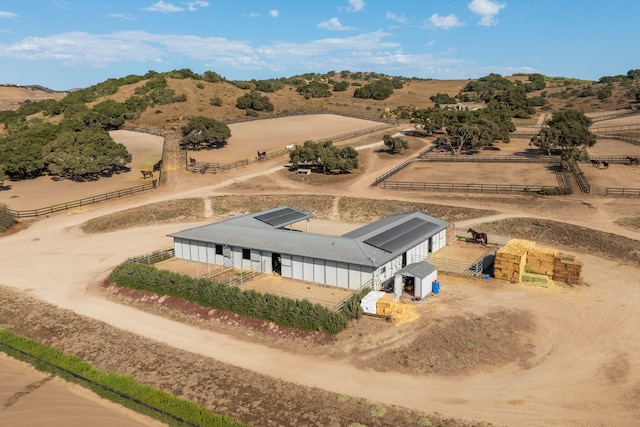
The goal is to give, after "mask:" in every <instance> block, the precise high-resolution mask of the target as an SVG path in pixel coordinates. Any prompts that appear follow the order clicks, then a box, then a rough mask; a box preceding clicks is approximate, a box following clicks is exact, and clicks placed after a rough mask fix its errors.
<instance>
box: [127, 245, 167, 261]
mask: <svg viewBox="0 0 640 427" xmlns="http://www.w3.org/2000/svg"><path fill="white" fill-rule="evenodd" d="M175 255H176V253H175V249H174V248H168V249H162V250H159V251H153V252H150V253H148V254H145V255H140V256H137V257H132V258H128V259H127V261H126V262H128V263H129V264H148V265H153V264H156V263H159V262H160V261H164V260H167V259H170V258H173V257H174V256H175Z"/></svg>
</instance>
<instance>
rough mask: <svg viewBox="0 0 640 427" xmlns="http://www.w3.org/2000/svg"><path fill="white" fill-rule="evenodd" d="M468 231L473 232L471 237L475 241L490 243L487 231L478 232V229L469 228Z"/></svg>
mask: <svg viewBox="0 0 640 427" xmlns="http://www.w3.org/2000/svg"><path fill="white" fill-rule="evenodd" d="M467 233H471V238H472V239H473V243H481V244H483V245H485V246H486V245H487V243H489V239H488V238H487V233H478V232H477V231H476V230H473V229H471V228H470V229H468V230H467Z"/></svg>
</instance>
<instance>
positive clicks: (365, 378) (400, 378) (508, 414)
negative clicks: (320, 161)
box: [0, 150, 640, 426]
mask: <svg viewBox="0 0 640 427" xmlns="http://www.w3.org/2000/svg"><path fill="white" fill-rule="evenodd" d="M364 151H366V150H364ZM367 156H369V157H368V160H365V162H369V163H368V165H369V166H373V167H374V168H375V169H374V170H383V169H382V168H383V167H386V166H388V164H389V163H392V162H393V161H394V160H390V161H384V162H383V161H380V160H379V159H378V158H377V157H375V156H374V157H371V156H372V153H371V151H369V153H368V154H367ZM280 169H281V165H279V163H278V162H277V161H276V162H274V163H268V162H267V163H265V164H260V165H256V166H255V167H250V168H245V169H242V170H237V171H232V172H231V173H229V174H222V175H219V176H218V177H216V178H215V179H216V182H211V183H208V184H206V185H200V186H197V187H194V186H193V181H194V180H195V179H196V177H185V180H184V183H183V184H180V185H172V186H171V192H168V191H164V192H163V190H162V188H161V189H160V190H158V191H157V192H156V193H153V194H149V195H142V196H140V197H139V198H135V199H134V198H132V199H123V200H119V201H115V202H113V203H109V204H105V205H97V206H94V207H90V208H83V209H77V210H73V211H68V212H65V213H61V214H58V215H54V216H51V217H48V218H45V219H42V220H39V221H37V222H36V223H35V224H33V225H32V226H31V227H29V228H28V229H27V230H24V231H22V232H20V233H18V234H15V235H11V236H7V237H4V238H3V239H2V245H1V246H0V271H1V272H2V273H1V279H0V282H2V283H3V284H6V285H9V286H12V287H15V288H18V289H20V290H23V291H25V292H28V293H29V294H30V295H32V296H35V297H37V298H39V299H42V300H44V301H48V302H51V303H54V304H56V305H58V306H60V307H63V308H67V309H70V310H73V311H74V312H76V313H80V314H83V315H86V316H88V317H91V318H94V319H98V320H101V321H104V322H106V323H108V324H110V325H113V326H115V327H117V328H120V329H123V330H127V331H131V332H133V333H135V334H139V335H141V336H144V337H147V338H150V339H153V340H155V341H158V342H162V343H167V344H169V345H171V346H173V347H176V348H180V349H183V350H186V351H189V352H193V353H197V354H201V355H204V356H207V357H211V358H213V359H216V360H218V361H220V362H224V363H227V364H230V365H234V366H238V367H242V368H246V369H249V370H252V371H254V372H257V373H261V374H264V375H267V376H271V377H274V378H278V379H283V380H287V381H291V382H293V383H297V384H302V385H307V386H312V387H318V388H321V389H324V390H329V391H334V392H336V393H345V394H348V395H351V396H359V397H362V398H366V399H369V400H372V401H379V402H387V403H389V404H396V405H400V406H405V407H409V408H416V409H420V410H423V411H427V412H432V411H436V412H439V413H441V414H444V415H446V416H450V417H456V418H463V419H469V420H486V421H489V422H492V423H494V424H496V425H535V426H558V425H572V426H592V425H617V426H632V425H637V420H638V419H640V409H639V407H638V405H637V400H638V398H639V397H640V356H639V355H640V339H638V338H639V335H638V329H637V325H639V324H640V310H639V309H638V308H639V307H638V301H640V286H639V285H640V283H638V279H637V277H640V275H639V271H638V269H635V268H631V267H629V266H625V265H619V264H617V263H615V262H612V261H606V260H602V259H598V258H594V257H591V256H589V255H588V254H580V257H582V259H583V260H584V261H585V281H586V282H587V283H588V286H584V287H580V288H577V289H548V288H527V287H523V286H514V288H513V289H507V290H506V291H505V290H503V291H501V292H487V293H485V292H484V291H483V290H482V289H480V290H478V291H477V292H472V291H471V290H470V288H469V290H468V294H469V295H464V294H465V292H466V290H465V289H466V288H465V286H464V285H459V286H458V285H456V287H453V286H452V287H451V289H450V292H454V291H455V292H459V294H460V296H461V298H462V296H463V295H464V296H465V298H468V299H467V300H466V301H465V300H463V301H464V303H460V304H459V305H455V304H453V305H447V306H441V307H436V308H435V311H436V313H438V310H442V311H443V312H444V311H445V310H457V311H460V312H466V311H468V310H474V309H475V310H477V311H478V312H480V311H482V310H483V308H482V307H487V308H488V307H491V308H505V309H509V310H523V311H528V312H530V313H531V314H532V316H533V318H534V319H535V326H536V327H535V333H533V334H532V336H531V337H530V339H531V343H530V344H531V349H530V350H531V355H530V357H528V359H527V360H528V363H526V364H525V365H521V364H511V365H507V366H503V367H500V368H498V369H495V370H492V371H491V372H479V373H467V374H464V375H459V376H439V375H419V376H409V375H403V374H400V373H397V372H386V373H382V372H376V371H372V370H367V369H360V368H357V367H355V366H354V365H353V364H352V363H350V361H349V360H348V359H341V360H335V359H333V358H331V357H322V356H317V355H307V354H296V353H292V352H288V351H285V350H280V349H276V348H270V347H266V346H262V345H259V344H255V343H251V342H247V341H244V340H237V339H234V338H233V337H230V336H228V335H223V334H219V333H215V332H212V331H208V330H203V329H199V328H196V327H192V326H189V325H186V324H183V323H180V322H177V321H173V320H170V319H167V318H164V317H160V316H156V315H153V314H149V313H146V312H142V311H139V310H137V309H134V308H131V307H128V306H124V305H120V304H117V303H114V302H111V301H108V300H105V299H104V298H102V297H101V296H100V295H98V294H97V293H95V292H91V291H90V288H92V287H93V286H95V285H97V284H99V283H100V282H101V281H102V280H103V279H104V278H105V277H106V275H107V274H108V272H109V271H110V270H111V268H112V267H113V266H114V265H116V264H118V263H120V262H122V261H123V260H124V259H126V258H127V257H129V256H134V255H138V254H141V253H146V252H149V251H151V250H155V249H159V248H164V247H169V246H171V243H172V242H171V240H170V239H169V238H168V237H166V234H167V233H170V232H174V231H176V229H177V228H180V229H181V228H186V227H190V226H195V225H197V224H180V225H179V227H176V225H175V224H169V225H158V226H153V227H146V228H140V229H131V230H125V231H120V232H114V233H108V234H100V235H87V234H84V233H83V232H81V231H80V230H79V228H78V226H79V225H80V224H82V223H83V222H84V221H86V220H87V219H90V218H93V217H96V216H99V215H103V214H107V213H110V212H114V211H117V210H121V209H124V208H127V207H131V206H139V205H143V204H145V203H149V202H152V201H159V200H165V199H168V198H176V199H177V198H182V197H190V196H194V195H200V196H207V195H214V194H220V193H223V192H224V191H223V189H224V188H225V187H227V186H228V185H229V184H231V183H234V182H235V183H237V182H241V181H242V180H243V179H247V178H250V177H263V178H265V179H267V177H268V179H272V180H273V181H274V182H275V183H276V186H277V185H282V187H281V188H283V189H286V191H291V190H290V188H291V186H292V185H293V184H292V183H291V182H290V181H286V180H285V179H283V178H281V177H279V176H278V174H277V171H278V170H280ZM368 171H369V172H368V173H366V174H364V175H363V176H364V177H365V178H366V179H363V180H358V181H357V182H354V183H352V184H350V185H349V186H346V187H345V188H342V189H340V188H329V189H320V190H319V189H318V188H315V189H314V188H313V186H311V185H308V184H304V183H302V184H299V185H297V184H295V185H294V186H295V187H296V188H297V194H304V193H310V194H313V192H314V191H316V194H317V192H326V193H329V194H334V195H345V196H362V197H376V196H380V197H384V198H391V197H396V198H403V197H404V198H408V199H411V198H413V199H415V198H422V199H424V200H429V199H431V200H432V201H438V200H440V199H439V198H438V197H422V196H416V195H414V194H411V195H409V194H389V193H384V194H383V193H382V192H381V190H379V189H370V188H369V186H370V178H371V176H372V175H374V174H375V173H373V172H371V169H368ZM278 183H281V184H278ZM441 202H442V201H441ZM458 203H464V202H460V201H458ZM468 203H469V204H473V205H474V207H478V206H477V204H476V203H475V202H468ZM544 203H546V202H545V201H544V200H542V201H540V204H541V206H529V207H526V206H525V207H509V206H508V205H503V206H502V208H503V210H502V211H501V212H502V213H503V215H504V216H508V215H532V214H536V215H540V216H543V217H547V218H561V219H563V218H571V219H572V221H573V222H575V223H581V222H584V223H585V224H589V225H592V224H594V223H601V224H602V228H603V229H605V230H606V229H607V227H608V224H609V223H608V222H603V220H604V219H610V218H611V217H612V216H615V214H616V212H618V209H619V208H618V207H616V206H611V205H610V202H609V200H605V199H602V198H593V199H592V200H590V203H591V206H592V207H591V208H585V210H586V211H587V212H589V215H588V216H587V217H586V219H585V221H582V220H581V218H579V217H576V215H575V207H576V205H577V204H576V203H567V204H565V205H564V206H565V207H564V208H563V207H562V205H561V206H556V205H554V207H553V209H551V208H548V209H545V208H544V206H543V205H544ZM624 203H627V202H624ZM578 205H579V204H578ZM572 209H574V210H573V211H572ZM592 211H593V212H592ZM461 225H462V224H461ZM468 225H469V223H464V226H465V227H466V226H468ZM612 227H613V228H616V227H615V226H612ZM443 292H448V290H447V284H446V282H445V283H443ZM465 304H468V305H465ZM487 308H485V310H486V309H487ZM441 314H443V313H441ZM436 318H437V317H436ZM310 367H312V369H310Z"/></svg>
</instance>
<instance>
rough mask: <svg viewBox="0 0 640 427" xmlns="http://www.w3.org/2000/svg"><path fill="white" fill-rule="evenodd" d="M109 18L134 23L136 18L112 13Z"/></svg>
mask: <svg viewBox="0 0 640 427" xmlns="http://www.w3.org/2000/svg"><path fill="white" fill-rule="evenodd" d="M109 18H116V19H122V20H123V21H135V20H136V19H137V18H136V17H135V16H133V15H131V14H130V13H112V14H110V15H109Z"/></svg>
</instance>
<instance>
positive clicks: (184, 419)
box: [0, 330, 245, 427]
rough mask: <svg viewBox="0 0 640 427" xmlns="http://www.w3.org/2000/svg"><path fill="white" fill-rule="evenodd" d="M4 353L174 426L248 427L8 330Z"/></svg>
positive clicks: (1, 345)
mask: <svg viewBox="0 0 640 427" xmlns="http://www.w3.org/2000/svg"><path fill="white" fill-rule="evenodd" d="M0 351H3V352H5V353H6V354H8V355H9V356H11V357H13V358H15V359H18V360H22V361H24V362H27V363H30V364H31V365H33V366H34V367H35V368H36V369H38V370H40V371H44V372H50V373H52V374H55V375H57V376H59V377H61V378H64V379H65V380H67V381H70V382H74V383H77V384H80V385H81V386H83V387H85V388H88V389H91V390H92V391H93V392H95V393H96V394H98V395H99V396H101V397H103V398H105V399H107V400H110V401H112V402H115V403H118V404H120V405H122V406H125V407H127V408H130V409H132V410H134V411H136V412H139V413H141V414H145V415H147V416H149V417H152V418H154V419H157V420H159V421H162V422H164V423H167V424H168V425H171V426H211V427H242V426H245V424H242V423H240V422H237V421H234V420H232V419H231V418H229V417H227V416H223V415H218V414H215V413H214V412H212V411H210V410H209V409H207V408H205V407H202V406H200V405H198V404H196V403H194V402H191V401H189V400H185V399H181V398H178V397H176V396H174V395H172V394H171V393H168V392H165V391H162V390H160V389H157V388H155V387H153V386H150V385H146V384H141V383H139V382H138V381H137V380H136V379H135V378H133V377H130V376H124V375H120V374H116V373H113V372H104V371H101V370H99V369H96V368H94V367H93V366H91V365H90V364H89V363H87V362H84V361H82V360H80V359H78V358H77V357H75V356H73V355H69V354H64V353H62V352H61V351H59V350H57V349H55V348H52V347H49V346H47V345H45V344H42V343H40V342H37V341H34V340H31V339H29V338H26V337H22V336H19V335H16V334H14V333H12V332H10V331H8V330H2V331H0Z"/></svg>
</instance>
